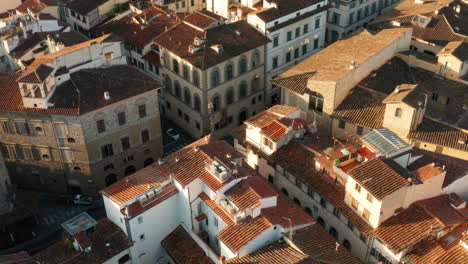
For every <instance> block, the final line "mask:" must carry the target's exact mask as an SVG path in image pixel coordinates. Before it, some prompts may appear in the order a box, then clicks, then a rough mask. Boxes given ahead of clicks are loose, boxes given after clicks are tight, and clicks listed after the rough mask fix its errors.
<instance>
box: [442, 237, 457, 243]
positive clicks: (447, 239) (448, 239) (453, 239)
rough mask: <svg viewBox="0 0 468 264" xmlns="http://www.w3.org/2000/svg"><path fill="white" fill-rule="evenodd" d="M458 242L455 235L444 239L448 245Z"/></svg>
mask: <svg viewBox="0 0 468 264" xmlns="http://www.w3.org/2000/svg"><path fill="white" fill-rule="evenodd" d="M455 240H457V239H456V238H455V236H454V235H450V236H448V237H446V238H445V239H444V241H445V242H447V245H450V244H451V243H452V242H453V241H455Z"/></svg>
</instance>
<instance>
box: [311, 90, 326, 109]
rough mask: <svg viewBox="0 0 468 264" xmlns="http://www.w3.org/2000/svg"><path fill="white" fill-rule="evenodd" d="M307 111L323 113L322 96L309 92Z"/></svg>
mask: <svg viewBox="0 0 468 264" xmlns="http://www.w3.org/2000/svg"><path fill="white" fill-rule="evenodd" d="M309 110H315V111H317V112H323V96H322V95H321V94H319V93H316V92H311V93H310V95H309Z"/></svg>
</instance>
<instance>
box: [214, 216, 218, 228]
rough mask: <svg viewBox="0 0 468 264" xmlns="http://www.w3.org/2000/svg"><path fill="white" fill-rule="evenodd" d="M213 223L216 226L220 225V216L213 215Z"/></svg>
mask: <svg viewBox="0 0 468 264" xmlns="http://www.w3.org/2000/svg"><path fill="white" fill-rule="evenodd" d="M213 223H214V225H215V226H218V217H216V216H213Z"/></svg>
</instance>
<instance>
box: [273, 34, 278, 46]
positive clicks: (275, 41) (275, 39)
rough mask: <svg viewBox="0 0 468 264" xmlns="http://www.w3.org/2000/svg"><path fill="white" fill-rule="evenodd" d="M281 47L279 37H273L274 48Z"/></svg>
mask: <svg viewBox="0 0 468 264" xmlns="http://www.w3.org/2000/svg"><path fill="white" fill-rule="evenodd" d="M278 45H279V35H276V36H274V37H273V48H274V47H277V46H278Z"/></svg>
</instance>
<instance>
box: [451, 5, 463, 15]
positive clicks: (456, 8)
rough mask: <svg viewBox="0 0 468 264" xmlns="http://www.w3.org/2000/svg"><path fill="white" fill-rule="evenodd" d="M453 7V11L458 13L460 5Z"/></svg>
mask: <svg viewBox="0 0 468 264" xmlns="http://www.w3.org/2000/svg"><path fill="white" fill-rule="evenodd" d="M453 9H454V10H455V12H457V13H458V14H460V11H461V6H460V5H457V6H455V7H454V8H453Z"/></svg>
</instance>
